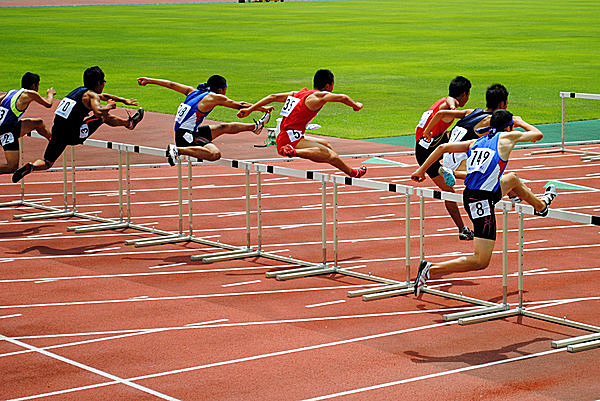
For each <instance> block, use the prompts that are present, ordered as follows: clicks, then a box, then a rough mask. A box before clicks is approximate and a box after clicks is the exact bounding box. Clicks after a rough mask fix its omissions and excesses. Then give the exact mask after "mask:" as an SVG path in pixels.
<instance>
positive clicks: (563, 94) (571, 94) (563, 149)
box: [531, 92, 600, 159]
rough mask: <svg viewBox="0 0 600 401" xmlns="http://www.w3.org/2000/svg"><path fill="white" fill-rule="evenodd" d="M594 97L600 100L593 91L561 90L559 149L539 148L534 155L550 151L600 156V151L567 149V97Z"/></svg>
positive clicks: (593, 98) (599, 96)
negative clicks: (560, 135)
mask: <svg viewBox="0 0 600 401" xmlns="http://www.w3.org/2000/svg"><path fill="white" fill-rule="evenodd" d="M567 98H570V99H592V100H600V95H597V94H593V93H576V92H560V100H561V134H562V140H561V144H560V148H559V149H549V150H539V151H535V152H531V154H532V155H536V154H549V153H558V152H562V153H577V154H582V155H593V156H592V158H594V159H595V157H599V158H600V153H598V152H587V151H583V150H574V149H567V148H566V147H565V99H567ZM586 143H597V141H590V142H586Z"/></svg>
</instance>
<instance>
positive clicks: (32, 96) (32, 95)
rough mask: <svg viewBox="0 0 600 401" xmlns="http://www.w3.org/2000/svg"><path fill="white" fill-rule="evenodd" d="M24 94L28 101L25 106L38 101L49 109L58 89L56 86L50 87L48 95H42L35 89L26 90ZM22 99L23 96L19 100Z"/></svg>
mask: <svg viewBox="0 0 600 401" xmlns="http://www.w3.org/2000/svg"><path fill="white" fill-rule="evenodd" d="M23 94H24V95H26V96H25V99H23V100H25V102H27V104H25V105H23V106H25V107H27V106H28V105H29V103H30V102H36V103H39V104H41V105H42V106H44V107H46V108H48V109H49V108H50V107H52V101H53V100H54V95H56V91H55V90H54V88H50V89H48V90H47V96H46V97H42V95H40V94H39V93H38V92H37V91H34V90H26V91H25V92H24V93H23ZM22 97H23V96H22ZM20 100H21V98H19V100H18V101H20ZM19 106H20V105H19ZM23 108H24V107H21V109H23Z"/></svg>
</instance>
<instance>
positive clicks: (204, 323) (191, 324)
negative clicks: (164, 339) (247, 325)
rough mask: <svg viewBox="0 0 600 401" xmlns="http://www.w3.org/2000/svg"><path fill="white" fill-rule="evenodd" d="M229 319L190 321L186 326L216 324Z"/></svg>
mask: <svg viewBox="0 0 600 401" xmlns="http://www.w3.org/2000/svg"><path fill="white" fill-rule="evenodd" d="M228 321H229V319H217V320H207V321H206V322H198V323H188V324H186V325H185V326H184V327H198V326H205V325H207V324H215V323H221V322H228ZM165 330H170V328H166V329H165Z"/></svg>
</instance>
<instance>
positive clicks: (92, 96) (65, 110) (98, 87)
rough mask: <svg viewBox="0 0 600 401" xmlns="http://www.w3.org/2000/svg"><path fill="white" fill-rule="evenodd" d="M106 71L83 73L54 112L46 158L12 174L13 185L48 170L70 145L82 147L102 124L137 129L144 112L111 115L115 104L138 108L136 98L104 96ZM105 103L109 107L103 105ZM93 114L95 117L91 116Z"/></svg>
mask: <svg viewBox="0 0 600 401" xmlns="http://www.w3.org/2000/svg"><path fill="white" fill-rule="evenodd" d="M105 84H106V81H105V80H104V72H103V71H102V70H101V69H100V67H98V66H95V67H90V68H88V69H87V70H85V71H84V73H83V85H84V86H80V87H79V88H76V89H74V90H73V91H72V92H71V93H69V94H68V95H67V96H65V97H64V98H63V99H62V100H61V101H60V103H59V104H58V107H57V108H56V111H55V112H54V125H53V126H52V136H51V138H50V142H48V145H47V146H46V151H45V152H44V158H43V159H39V160H36V161H35V162H33V163H26V164H24V165H23V166H22V167H21V168H19V169H18V170H17V171H15V173H14V174H13V177H12V180H13V182H18V181H20V180H21V179H22V178H23V177H25V176H26V175H27V174H29V173H31V172H32V171H37V170H47V169H49V168H50V167H52V165H53V164H54V162H55V161H56V159H58V157H59V156H60V155H61V154H62V153H63V152H64V150H65V149H66V147H67V146H68V145H80V144H82V143H83V142H85V140H86V139H87V138H89V136H90V135H92V134H93V133H94V132H95V131H96V130H97V129H98V128H99V127H100V126H101V125H102V124H103V123H106V124H107V125H109V126H111V127H126V128H127V129H130V130H132V129H134V128H135V126H136V125H137V124H138V123H139V122H140V121H141V120H142V118H143V117H144V110H143V109H142V108H139V109H138V110H137V112H136V113H135V114H134V115H133V116H129V118H121V117H117V116H114V115H112V114H110V113H109V111H110V110H112V109H114V108H116V107H117V105H116V102H121V103H124V104H126V105H129V106H137V105H138V104H137V102H136V100H135V99H125V98H122V97H119V96H115V95H110V94H108V93H103V92H102V91H103V90H104V85H105ZM101 101H106V102H107V104H106V105H102V104H100V102H101ZM90 112H92V115H91V116H90V115H89V114H90Z"/></svg>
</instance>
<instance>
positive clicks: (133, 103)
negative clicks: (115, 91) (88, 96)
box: [98, 93, 138, 106]
mask: <svg viewBox="0 0 600 401" xmlns="http://www.w3.org/2000/svg"><path fill="white" fill-rule="evenodd" d="M98 97H99V98H100V100H102V101H105V102H106V101H109V100H112V101H114V102H121V103H124V104H126V105H128V106H137V105H138V103H137V99H126V98H124V97H121V96H116V95H111V94H110V93H100V94H98Z"/></svg>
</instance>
